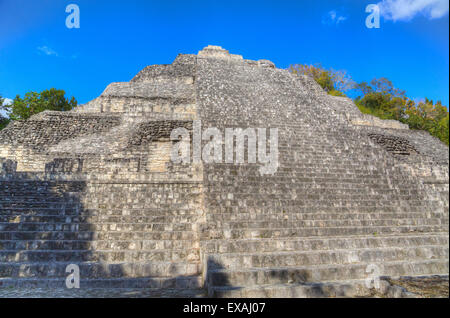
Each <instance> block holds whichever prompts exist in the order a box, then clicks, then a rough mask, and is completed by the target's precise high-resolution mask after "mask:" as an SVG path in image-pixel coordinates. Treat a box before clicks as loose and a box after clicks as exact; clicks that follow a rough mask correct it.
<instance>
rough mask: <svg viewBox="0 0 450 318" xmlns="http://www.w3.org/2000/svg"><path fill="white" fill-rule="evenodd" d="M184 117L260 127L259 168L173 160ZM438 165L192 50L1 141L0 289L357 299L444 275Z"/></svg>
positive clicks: (346, 112) (227, 61)
mask: <svg viewBox="0 0 450 318" xmlns="http://www.w3.org/2000/svg"><path fill="white" fill-rule="evenodd" d="M195 122H201V125H202V129H206V128H209V127H214V128H216V129H217V130H218V131H220V132H224V131H226V129H230V128H242V129H246V128H248V127H254V128H266V129H267V130H268V131H269V129H271V128H272V129H277V132H278V139H277V141H278V144H277V150H278V157H277V159H278V161H277V169H276V171H275V172H273V173H271V174H261V173H260V169H259V168H261V165H262V164H261V163H260V162H259V161H257V162H250V160H247V159H249V155H247V159H246V161H245V162H240V163H235V162H233V163H227V162H226V161H221V162H205V161H204V160H202V161H200V162H198V161H197V162H194V161H193V162H191V163H176V162H174V161H173V160H172V157H171V155H172V149H173V147H174V145H175V144H176V141H174V140H173V139H172V138H171V133H172V132H173V130H174V129H176V128H184V129H186V130H187V131H188V132H189V134H193V132H194V131H195ZM203 143H206V141H205V140H204V141H203ZM193 147H195V146H193ZM258 147H259V146H258ZM247 148H249V147H246V149H247ZM247 150H248V149H247ZM448 165H449V155H448V147H447V146H445V145H444V144H443V143H441V142H440V141H439V140H437V139H436V138H434V137H432V136H430V135H429V134H428V133H426V132H423V131H415V130H409V129H408V127H407V126H405V125H403V124H401V123H399V122H396V121H384V120H380V119H377V118H374V117H371V116H368V115H363V114H361V113H360V112H359V110H358V109H357V107H356V106H355V105H354V103H353V102H352V101H351V100H350V99H348V98H343V97H334V96H330V95H327V94H326V93H325V92H324V91H323V90H322V89H321V88H320V87H319V86H318V85H317V84H316V83H315V82H314V81H313V80H312V79H310V78H308V77H305V76H296V75H293V74H291V73H289V72H288V71H287V70H283V69H278V68H276V67H275V65H274V64H273V63H272V62H270V61H267V60H259V61H252V60H246V59H243V58H242V56H239V55H233V54H229V53H228V51H226V50H224V49H222V48H220V47H217V46H208V47H206V48H204V49H203V50H201V51H200V52H199V53H198V54H197V55H191V54H180V55H178V57H177V58H176V59H175V61H174V62H173V63H172V64H170V65H152V66H148V67H146V68H145V69H143V70H142V71H141V72H140V73H139V74H137V75H136V76H135V77H134V78H133V79H132V80H131V81H130V82H126V83H112V84H110V85H109V86H108V87H107V88H106V89H105V91H104V92H103V93H102V94H101V95H100V96H99V97H98V98H96V99H95V100H93V101H91V102H89V103H87V104H85V105H82V106H79V107H78V108H77V109H76V110H74V111H69V112H50V111H46V112H43V113H40V114H38V115H35V116H33V117H32V118H30V119H29V120H28V121H23V122H13V123H11V124H10V125H9V126H8V127H6V128H5V129H4V130H2V131H1V132H0V166H1V173H0V293H1V290H2V288H3V289H4V288H5V287H9V286H12V287H13V288H29V289H30V290H31V289H32V288H37V287H38V288H51V289H52V290H57V289H58V288H59V289H61V290H66V292H67V293H69V295H70V292H73V293H76V292H77V293H79V294H80V295H82V296H83V295H84V296H88V295H89V292H91V291H93V290H106V292H105V293H106V294H105V295H107V296H111V295H114V293H115V292H117V293H119V294H120V293H121V291H127V290H141V291H143V292H144V291H145V293H147V295H151V296H158V295H172V296H188V295H209V296H217V297H316V296H320V297H322V296H325V297H326V296H332V297H336V296H364V295H368V294H369V293H370V291H371V288H372V287H371V286H370V284H368V282H369V283H370V282H371V279H372V278H373V280H372V282H373V283H374V286H375V281H376V280H377V279H376V278H377V277H379V276H388V277H398V276H427V275H448V272H449V267H448V247H449V232H448V219H449V199H448V194H449V184H448V183H449V176H448V167H449V166H448ZM70 264H75V265H77V266H78V267H79V270H80V279H81V281H80V288H79V289H76V288H74V289H67V288H66V278H67V276H68V275H69V274H68V272H66V269H67V266H68V265H70ZM371 275H374V276H373V277H371ZM383 286H384V285H383ZM375 287H377V286H375ZM381 289H383V288H381ZM387 290H388V288H384V292H387ZM83 293H84V294H83Z"/></svg>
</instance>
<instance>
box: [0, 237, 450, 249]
mask: <svg viewBox="0 0 450 318" xmlns="http://www.w3.org/2000/svg"><path fill="white" fill-rule="evenodd" d="M1 244H2V243H1V241H0V246H1ZM422 245H441V246H447V247H448V245H449V236H448V232H443V233H433V234H431V233H427V234H422V235H408V234H405V235H390V236H387V235H386V236H370V237H366V236H346V237H330V238H317V237H313V238H308V237H303V238H277V239H273V238H270V239H235V240H229V239H227V240H209V241H204V242H202V243H201V246H202V250H203V251H204V253H208V254H217V253H236V252H244V253H246V252H249V251H257V252H273V251H280V252H281V251H315V250H336V249H345V248H349V249H358V248H381V247H395V246H405V247H410V246H422ZM5 246H6V245H5Z"/></svg>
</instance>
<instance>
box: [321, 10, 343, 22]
mask: <svg viewBox="0 0 450 318" xmlns="http://www.w3.org/2000/svg"><path fill="white" fill-rule="evenodd" d="M345 20H347V17H346V16H344V15H342V14H339V13H338V12H337V11H336V10H331V11H329V12H327V14H325V15H324V16H323V17H322V24H325V25H338V24H339V23H341V22H344V21H345Z"/></svg>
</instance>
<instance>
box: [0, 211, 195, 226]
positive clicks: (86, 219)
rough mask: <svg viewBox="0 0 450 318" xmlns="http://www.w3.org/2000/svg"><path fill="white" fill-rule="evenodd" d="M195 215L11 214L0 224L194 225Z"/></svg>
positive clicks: (0, 220) (0, 219) (2, 216)
mask: <svg viewBox="0 0 450 318" xmlns="http://www.w3.org/2000/svg"><path fill="white" fill-rule="evenodd" d="M197 218H198V216H197V215H174V216H172V215H167V216H166V215H156V216H152V215H149V216H139V215H127V216H113V215H97V216H64V215H27V214H25V215H22V214H17V213H15V214H11V215H1V214H0V224H2V223H19V222H20V223H46V224H48V223H59V224H62V223H65V224H75V223H78V224H83V223H84V224H87V223H89V224H98V223H100V224H104V223H143V224H148V223H161V224H167V223H188V222H189V223H195V221H196V219H197Z"/></svg>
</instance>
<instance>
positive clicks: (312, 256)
mask: <svg viewBox="0 0 450 318" xmlns="http://www.w3.org/2000/svg"><path fill="white" fill-rule="evenodd" d="M448 255H449V251H448V246H439V245H431V246H428V245H423V246H413V247H410V246H408V247H403V246H402V247H382V248H361V249H348V248H347V249H341V250H338V249H336V250H314V251H288V252H266V253H259V252H257V251H255V252H252V253H250V252H247V253H243V252H241V253H229V254H209V255H208V262H209V263H211V264H212V265H209V267H208V268H212V269H214V268H215V267H214V264H220V265H217V266H220V267H221V268H224V269H239V268H255V267H267V268H273V267H288V266H309V265H326V264H355V263H361V262H364V263H377V262H380V261H401V260H406V259H407V260H408V261H413V260H421V259H445V258H448Z"/></svg>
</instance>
